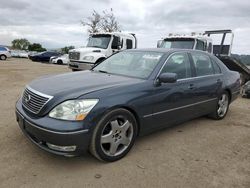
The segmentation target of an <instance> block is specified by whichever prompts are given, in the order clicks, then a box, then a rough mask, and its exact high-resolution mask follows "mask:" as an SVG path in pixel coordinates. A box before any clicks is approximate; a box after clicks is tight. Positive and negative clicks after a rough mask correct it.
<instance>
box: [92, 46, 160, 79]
mask: <svg viewBox="0 0 250 188" xmlns="http://www.w3.org/2000/svg"><path fill="white" fill-rule="evenodd" d="M162 55H163V53H160V52H147V51H137V52H132V51H124V52H119V53H117V54H115V55H113V56H111V57H109V58H108V59H106V60H104V61H103V62H102V63H100V64H99V65H97V66H96V67H95V68H94V69H93V71H98V72H106V73H110V74H118V75H123V76H129V77H136V78H142V79H146V78H148V77H149V76H150V74H151V73H152V72H153V70H154V69H155V67H156V65H157V64H158V63H159V61H160V58H161V57H162Z"/></svg>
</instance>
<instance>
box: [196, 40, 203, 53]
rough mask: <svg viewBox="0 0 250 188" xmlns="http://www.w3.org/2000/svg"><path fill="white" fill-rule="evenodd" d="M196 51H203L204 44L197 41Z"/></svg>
mask: <svg viewBox="0 0 250 188" xmlns="http://www.w3.org/2000/svg"><path fill="white" fill-rule="evenodd" d="M195 49H196V50H202V51H204V42H202V41H200V40H197V43H196V48H195Z"/></svg>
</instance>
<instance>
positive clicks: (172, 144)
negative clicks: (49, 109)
mask: <svg viewBox="0 0 250 188" xmlns="http://www.w3.org/2000/svg"><path fill="white" fill-rule="evenodd" d="M69 71H70V70H69V69H68V68H67V66H59V65H49V64H42V63H35V62H31V61H29V60H27V59H14V58H12V59H9V60H7V61H0V112H1V113H0V187H143V188H144V187H171V188H173V187H191V188H195V187H197V188H198V187H199V188H200V187H218V188H221V187H226V188H228V187H237V188H238V187H246V188H249V187H250V99H242V98H241V97H239V98H238V99H237V100H236V101H235V102H234V103H233V104H232V105H231V107H230V110H229V112H228V115H227V117H226V118H225V119H224V120H222V121H214V120H211V119H207V118H205V117H203V118H199V119H195V120H192V121H189V122H187V123H184V124H181V125H179V126H176V127H173V128H168V129H165V130H162V131H159V132H156V133H153V134H151V135H148V136H144V137H141V138H138V139H137V141H136V143H135V146H134V147H133V148H132V150H131V151H130V153H129V154H128V155H127V156H126V157H125V158H124V159H122V160H120V161H117V162H114V163H103V162H99V161H98V160H96V159H95V158H93V157H92V156H91V155H89V154H86V155H84V156H81V157H75V158H65V157H59V156H55V155H53V154H49V153H46V152H44V151H42V150H40V149H39V148H37V147H36V146H34V145H33V144H32V143H31V142H30V141H29V140H28V139H27V138H26V137H25V136H24V135H23V134H22V132H21V130H20V129H19V127H18V126H17V122H16V120H15V101H16V100H17V99H18V97H19V96H20V93H21V92H22V90H23V88H24V86H25V85H26V84H27V83H28V82H30V81H31V80H32V79H34V78H37V77H38V76H42V75H46V74H57V73H62V72H69Z"/></svg>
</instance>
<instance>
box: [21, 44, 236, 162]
mask: <svg viewBox="0 0 250 188" xmlns="http://www.w3.org/2000/svg"><path fill="white" fill-rule="evenodd" d="M239 93H240V75H239V73H238V72H234V71H230V70H229V69H228V68H227V67H226V66H225V65H224V64H223V63H222V62H221V61H220V60H219V59H217V58H216V57H215V56H213V55H210V54H208V53H206V52H202V51H194V50H167V49H143V50H139V49H137V50H135V49H133V50H126V51H123V52H120V53H117V54H114V55H113V56H111V57H109V58H107V59H106V60H105V61H103V62H102V63H100V64H98V65H97V66H95V67H94V68H92V70H87V71H83V72H74V73H66V74H60V75H56V76H48V77H42V78H40V79H36V80H34V81H32V82H31V83H29V84H28V85H27V86H26V88H25V90H24V92H23V94H22V97H21V98H20V99H19V100H18V101H17V103H16V117H17V121H18V123H19V126H20V128H21V130H22V131H23V133H24V134H25V135H26V136H27V137H28V138H29V140H31V141H32V142H33V143H34V144H35V145H37V146H38V147H40V148H41V149H43V150H46V151H48V152H51V153H54V154H58V155H63V156H75V155H79V154H82V153H83V152H84V151H86V150H88V151H90V152H91V153H92V154H93V155H94V156H95V157H96V158H97V159H100V160H103V161H109V162H111V161H116V160H119V159H121V158H122V157H124V156H125V155H126V154H127V153H128V152H129V150H130V149H131V147H132V146H133V144H134V142H135V139H136V138H137V136H139V135H144V134H147V133H150V132H152V131H156V130H160V129H163V128H166V127H169V126H173V125H176V124H180V123H182V122H185V121H187V120H191V119H193V118H197V117H200V116H209V117H211V118H213V119H216V120H220V119H223V118H224V117H225V116H226V114H227V111H228V109H229V105H230V103H231V102H232V101H234V100H235V99H236V98H237V96H238V95H239Z"/></svg>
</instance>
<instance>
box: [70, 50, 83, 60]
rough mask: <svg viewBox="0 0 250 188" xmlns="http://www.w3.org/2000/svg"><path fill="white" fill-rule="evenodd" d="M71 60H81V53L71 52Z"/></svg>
mask: <svg viewBox="0 0 250 188" xmlns="http://www.w3.org/2000/svg"><path fill="white" fill-rule="evenodd" d="M69 59H73V60H79V59H80V52H69Z"/></svg>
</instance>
